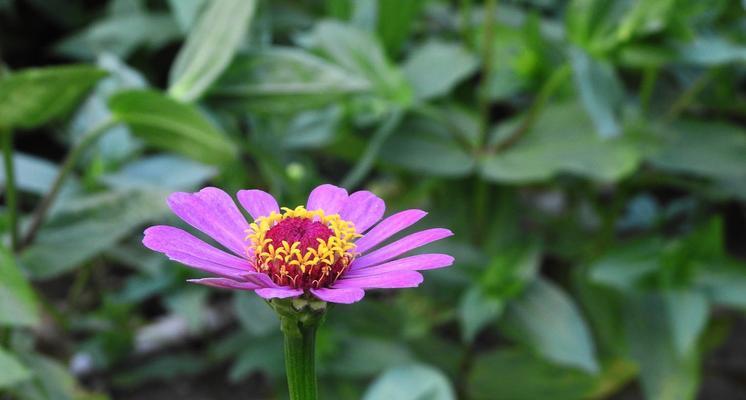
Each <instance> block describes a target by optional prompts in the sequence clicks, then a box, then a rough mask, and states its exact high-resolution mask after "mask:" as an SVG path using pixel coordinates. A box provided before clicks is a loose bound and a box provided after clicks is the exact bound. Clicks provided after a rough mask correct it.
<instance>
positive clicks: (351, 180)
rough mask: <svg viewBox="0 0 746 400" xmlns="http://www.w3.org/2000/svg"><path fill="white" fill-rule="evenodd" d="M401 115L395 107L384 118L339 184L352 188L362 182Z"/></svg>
mask: <svg viewBox="0 0 746 400" xmlns="http://www.w3.org/2000/svg"><path fill="white" fill-rule="evenodd" d="M403 116H404V112H403V111H402V110H401V109H399V108H395V109H394V110H392V111H391V113H390V114H389V115H388V117H387V118H386V120H384V122H383V123H382V124H381V126H379V127H378V129H377V130H376V131H375V133H373V137H372V138H371V139H370V142H368V147H366V148H365V151H364V152H363V155H362V156H361V157H360V160H359V161H358V162H357V164H356V165H355V167H354V168H353V169H352V171H350V172H349V173H348V174H347V176H345V178H344V179H343V180H342V185H341V186H343V187H345V188H347V189H353V188H355V186H357V185H359V184H360V182H362V180H363V179H364V178H365V176H366V175H368V172H370V170H371V168H373V163H375V161H376V157H377V156H378V153H379V152H380V151H381V147H382V146H383V144H384V143H385V142H386V139H388V138H389V136H391V134H392V133H394V130H395V129H396V128H397V127H398V126H399V123H400V122H401V120H402V117H403Z"/></svg>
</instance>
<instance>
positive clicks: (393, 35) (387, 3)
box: [376, 0, 426, 55]
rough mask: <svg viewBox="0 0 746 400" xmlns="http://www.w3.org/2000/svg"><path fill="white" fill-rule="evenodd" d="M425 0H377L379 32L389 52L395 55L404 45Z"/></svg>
mask: <svg viewBox="0 0 746 400" xmlns="http://www.w3.org/2000/svg"><path fill="white" fill-rule="evenodd" d="M425 1H426V0H409V1H399V0H378V1H377V4H378V10H377V13H376V17H377V18H376V20H377V33H378V36H379V37H380V38H381V42H382V43H383V45H384V47H385V48H386V50H388V53H389V54H391V55H395V54H396V53H397V52H398V51H399V49H400V48H401V47H402V44H404V41H405V40H406V39H407V36H408V35H409V32H410V31H411V30H412V27H413V26H414V22H415V19H416V18H417V16H418V15H419V13H420V11H421V10H422V6H423V5H424V4H425Z"/></svg>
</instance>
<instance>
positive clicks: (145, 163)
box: [101, 154, 217, 191]
mask: <svg viewBox="0 0 746 400" xmlns="http://www.w3.org/2000/svg"><path fill="white" fill-rule="evenodd" d="M215 174H217V170H216V169H215V168H213V167H210V166H207V165H204V164H201V163H198V162H196V161H192V160H189V159H186V158H183V157H179V156H175V155H170V154H159V155H154V156H150V157H144V158H141V159H139V160H136V161H133V162H131V163H129V164H127V165H125V166H124V167H122V169H120V170H119V171H117V172H113V173H110V174H106V175H104V176H102V177H101V180H102V181H103V182H104V183H106V184H107V185H109V186H112V187H114V188H117V189H150V190H159V189H160V190H173V191H179V190H193V189H196V188H197V186H198V185H199V184H201V183H204V182H205V181H207V180H208V179H210V178H212V177H213V176H215Z"/></svg>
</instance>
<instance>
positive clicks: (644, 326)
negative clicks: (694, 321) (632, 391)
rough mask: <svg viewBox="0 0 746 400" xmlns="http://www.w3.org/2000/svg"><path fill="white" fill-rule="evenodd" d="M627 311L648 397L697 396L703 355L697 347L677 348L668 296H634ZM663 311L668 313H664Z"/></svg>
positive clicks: (675, 398) (633, 348)
mask: <svg viewBox="0 0 746 400" xmlns="http://www.w3.org/2000/svg"><path fill="white" fill-rule="evenodd" d="M627 303H628V304H627V306H626V310H625V317H626V332H627V338H628V339H627V341H628V343H629V346H630V350H631V353H632V357H633V358H634V359H635V361H637V363H638V364H639V365H640V379H641V381H642V388H643V391H644V393H645V395H646V398H649V399H656V400H691V399H694V397H695V395H696V391H697V387H698V385H699V378H698V372H699V356H698V354H697V352H696V351H694V349H692V350H691V351H689V352H688V353H686V354H684V355H681V354H679V352H678V351H677V350H676V344H675V340H674V337H673V336H672V327H671V326H670V321H671V318H672V316H669V314H668V312H667V307H666V304H665V301H664V299H663V298H662V297H661V296H659V295H656V294H639V295H634V296H630V297H629V298H628V301H627ZM661 312H663V313H664V315H661Z"/></svg>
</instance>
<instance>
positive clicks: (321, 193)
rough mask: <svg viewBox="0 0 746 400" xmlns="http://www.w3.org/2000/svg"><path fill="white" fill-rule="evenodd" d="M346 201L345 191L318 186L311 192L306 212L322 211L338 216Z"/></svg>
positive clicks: (338, 188) (332, 187)
mask: <svg viewBox="0 0 746 400" xmlns="http://www.w3.org/2000/svg"><path fill="white" fill-rule="evenodd" d="M346 200H347V190H345V189H343V188H341V187H337V186H334V185H329V184H325V185H320V186H317V187H316V189H314V190H313V191H311V194H310V195H309V196H308V202H307V203H306V210H309V211H310V210H324V213H325V214H327V215H329V214H339V212H340V211H341V210H342V206H343V205H344V203H345V201H346Z"/></svg>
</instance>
